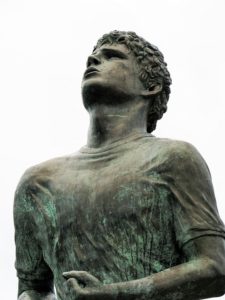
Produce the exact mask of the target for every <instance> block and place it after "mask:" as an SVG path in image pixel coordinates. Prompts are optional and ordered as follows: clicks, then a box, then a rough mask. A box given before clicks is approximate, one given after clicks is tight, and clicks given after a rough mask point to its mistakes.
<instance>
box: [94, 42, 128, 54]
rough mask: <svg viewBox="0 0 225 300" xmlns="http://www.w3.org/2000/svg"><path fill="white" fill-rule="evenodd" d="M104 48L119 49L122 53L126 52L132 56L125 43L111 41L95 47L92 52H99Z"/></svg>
mask: <svg viewBox="0 0 225 300" xmlns="http://www.w3.org/2000/svg"><path fill="white" fill-rule="evenodd" d="M105 49H109V50H117V51H120V52H122V53H124V54H127V55H131V56H132V54H133V53H132V52H131V50H130V49H128V48H127V46H126V45H124V44H116V43H113V44H104V45H102V46H100V47H98V48H96V49H95V50H94V51H93V53H92V54H98V53H101V52H102V51H104V50H105Z"/></svg>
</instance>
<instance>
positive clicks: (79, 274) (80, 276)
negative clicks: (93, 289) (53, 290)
mask: <svg viewBox="0 0 225 300" xmlns="http://www.w3.org/2000/svg"><path fill="white" fill-rule="evenodd" d="M63 276H64V277H65V278H75V279H77V280H78V281H79V283H80V282H81V283H84V284H85V285H89V286H91V285H92V286H93V285H99V284H100V281H99V280H98V279H97V278H96V277H95V276H93V275H91V274H90V273H88V272H86V271H70V272H64V273H63Z"/></svg>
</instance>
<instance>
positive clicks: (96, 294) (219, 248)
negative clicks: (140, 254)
mask: <svg viewBox="0 0 225 300" xmlns="http://www.w3.org/2000/svg"><path fill="white" fill-rule="evenodd" d="M184 251H185V254H186V255H187V256H189V259H188V262H187V263H184V264H180V265H178V266H175V267H172V268H170V269H167V270H165V271H162V272H159V273H156V274H154V275H151V276H149V277H145V278H142V279H138V280H133V281H127V282H120V283H115V284H109V285H99V286H98V287H95V286H94V287H93V286H91V284H89V283H88V280H87V281H86V282H85V279H84V277H85V276H84V274H81V273H82V272H73V271H72V272H69V273H67V274H66V276H65V277H66V278H70V279H68V281H67V282H68V285H69V286H70V288H71V291H72V293H73V295H74V299H76V300H77V299H82V300H84V299H87V300H88V299H92V300H93V299H96V300H101V299H102V300H106V299H107V300H110V299H114V300H123V299H124V300H140V299H142V300H147V299H148V300H149V299H154V300H162V299H164V300H166V299H168V300H169V299H170V300H171V299H176V300H178V299H179V300H181V299H185V300H189V299H190V300H197V299H206V298H211V297H217V296H222V295H223V294H224V293H225V243H224V240H223V239H222V238H220V237H210V236H208V237H201V238H198V239H196V240H193V241H192V242H189V243H188V244H187V245H186V246H185V248H184ZM193 253H195V255H194V256H193ZM81 275H82V276H81ZM88 276H89V274H88V273H87V275H86V278H88ZM81 277H83V278H81ZM79 283H84V284H85V285H86V287H84V288H83V287H81V286H80V285H79Z"/></svg>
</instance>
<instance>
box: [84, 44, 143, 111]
mask: <svg viewBox="0 0 225 300" xmlns="http://www.w3.org/2000/svg"><path fill="white" fill-rule="evenodd" d="M138 72H139V71H138V65H137V62H136V58H135V57H134V55H133V53H132V52H131V51H129V49H128V48H127V47H126V46H125V45H123V44H112V45H109V44H105V45H103V46H101V47H100V48H97V49H96V50H95V51H94V52H93V53H92V55H90V56H89V57H88V60H87V69H86V71H85V73H84V76H83V80H82V96H83V101H84V106H85V107H86V108H89V107H90V106H91V105H94V104H96V103H102V102H104V103H105V104H111V105H114V104H119V103H121V102H124V101H128V100H131V99H133V98H134V97H137V96H138V95H140V94H141V92H142V91H143V90H144V87H143V84H142V83H141V81H140V79H139V74H138Z"/></svg>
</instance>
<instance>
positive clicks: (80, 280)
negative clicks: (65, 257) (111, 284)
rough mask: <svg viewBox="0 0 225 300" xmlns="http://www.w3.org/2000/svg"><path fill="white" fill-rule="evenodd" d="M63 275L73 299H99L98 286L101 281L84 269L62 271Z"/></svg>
mask: <svg viewBox="0 0 225 300" xmlns="http://www.w3.org/2000/svg"><path fill="white" fill-rule="evenodd" d="M63 276H64V277H65V278H66V279H67V281H66V285H67V287H68V289H69V291H70V294H71V295H73V296H74V300H88V299H91V300H94V299H99V296H100V295H99V291H98V288H99V287H100V286H101V285H102V284H101V282H100V281H99V280H98V279H97V278H96V277H94V276H93V275H91V274H90V273H88V272H86V271H70V272H64V273H63Z"/></svg>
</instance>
